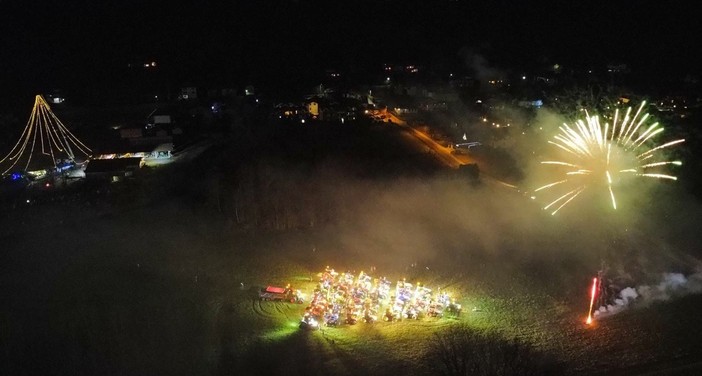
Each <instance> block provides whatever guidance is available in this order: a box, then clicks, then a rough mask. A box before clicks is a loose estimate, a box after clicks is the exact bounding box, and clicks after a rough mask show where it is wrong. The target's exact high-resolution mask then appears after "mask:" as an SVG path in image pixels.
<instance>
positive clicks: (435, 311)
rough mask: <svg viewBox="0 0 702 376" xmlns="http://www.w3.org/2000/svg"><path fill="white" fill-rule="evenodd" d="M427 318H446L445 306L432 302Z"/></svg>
mask: <svg viewBox="0 0 702 376" xmlns="http://www.w3.org/2000/svg"><path fill="white" fill-rule="evenodd" d="M427 316H429V317H438V318H441V317H443V316H444V306H443V305H441V304H439V303H437V302H432V303H431V304H429V308H427Z"/></svg>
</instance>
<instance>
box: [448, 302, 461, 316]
mask: <svg viewBox="0 0 702 376" xmlns="http://www.w3.org/2000/svg"><path fill="white" fill-rule="evenodd" d="M462 310H463V308H462V307H461V305H460V304H458V303H456V301H455V300H454V301H452V302H451V303H449V305H448V306H447V307H446V309H445V310H444V311H445V312H446V314H449V315H451V316H456V317H458V316H460V315H461V311H462Z"/></svg>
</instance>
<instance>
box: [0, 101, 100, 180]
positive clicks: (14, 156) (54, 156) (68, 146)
mask: <svg viewBox="0 0 702 376" xmlns="http://www.w3.org/2000/svg"><path fill="white" fill-rule="evenodd" d="M76 152H79V153H82V154H83V155H85V156H86V157H87V156H89V154H90V152H91V150H90V148H88V147H87V146H85V144H83V143H82V142H81V141H80V140H79V139H78V138H77V137H76V136H74V135H73V133H71V131H69V130H68V128H66V126H65V125H63V123H62V122H61V120H59V119H58V118H57V117H56V115H54V113H53V111H51V107H49V104H48V103H46V101H45V100H44V98H43V97H42V96H41V95H37V96H36V97H35V99H34V107H33V108H32V113H31V115H30V116H29V120H28V121H27V125H26V126H25V127H24V130H23V131H22V135H21V136H20V138H19V140H18V141H17V143H16V144H15V146H14V147H13V148H12V150H10V152H9V153H7V155H5V156H4V157H3V158H2V159H0V171H2V174H6V173H8V172H9V171H11V170H13V169H23V170H28V169H29V165H30V163H31V162H32V160H35V161H36V159H37V157H38V156H41V155H44V156H47V157H51V161H52V162H51V163H53V166H54V168H57V167H58V163H59V161H60V160H61V159H64V160H65V159H68V160H71V161H75V157H76V155H75V153H76ZM47 164H48V163H47ZM42 167H48V166H42Z"/></svg>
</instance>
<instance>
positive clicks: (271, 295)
mask: <svg viewBox="0 0 702 376" xmlns="http://www.w3.org/2000/svg"><path fill="white" fill-rule="evenodd" d="M258 297H259V299H261V300H266V301H268V300H273V301H288V302H290V303H297V304H302V303H303V301H304V299H303V298H302V295H301V294H300V292H299V291H297V290H295V289H293V288H292V287H290V285H288V286H286V287H275V286H268V287H266V288H263V289H261V291H259V293H258Z"/></svg>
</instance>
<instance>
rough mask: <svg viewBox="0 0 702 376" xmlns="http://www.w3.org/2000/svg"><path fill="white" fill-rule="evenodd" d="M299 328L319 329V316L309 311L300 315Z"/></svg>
mask: <svg viewBox="0 0 702 376" xmlns="http://www.w3.org/2000/svg"><path fill="white" fill-rule="evenodd" d="M300 328H301V329H310V330H316V329H319V318H318V317H316V316H315V315H313V314H311V313H309V312H306V313H305V314H304V315H303V316H302V320H300Z"/></svg>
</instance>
